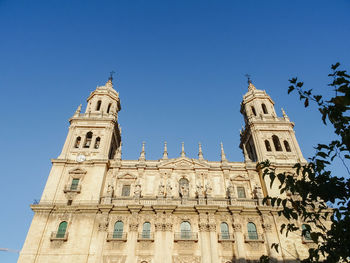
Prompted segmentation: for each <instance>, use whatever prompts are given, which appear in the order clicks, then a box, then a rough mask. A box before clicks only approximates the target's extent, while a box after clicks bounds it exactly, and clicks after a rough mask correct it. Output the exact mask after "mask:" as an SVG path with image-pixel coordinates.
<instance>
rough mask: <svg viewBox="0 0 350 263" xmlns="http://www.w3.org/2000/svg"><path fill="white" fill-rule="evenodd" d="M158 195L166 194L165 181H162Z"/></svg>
mask: <svg viewBox="0 0 350 263" xmlns="http://www.w3.org/2000/svg"><path fill="white" fill-rule="evenodd" d="M158 196H165V185H164V184H163V182H161V183H160V185H159V187H158Z"/></svg>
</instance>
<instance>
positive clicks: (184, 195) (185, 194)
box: [180, 185, 188, 198]
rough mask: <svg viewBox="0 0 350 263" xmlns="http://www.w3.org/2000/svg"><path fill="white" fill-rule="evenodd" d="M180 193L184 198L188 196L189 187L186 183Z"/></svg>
mask: <svg viewBox="0 0 350 263" xmlns="http://www.w3.org/2000/svg"><path fill="white" fill-rule="evenodd" d="M180 195H181V197H182V198H184V197H188V188H187V187H186V186H184V185H182V186H181V187H180Z"/></svg>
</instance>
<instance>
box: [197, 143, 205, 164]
mask: <svg viewBox="0 0 350 263" xmlns="http://www.w3.org/2000/svg"><path fill="white" fill-rule="evenodd" d="M198 159H199V160H204V158H203V152H202V144H201V143H198Z"/></svg>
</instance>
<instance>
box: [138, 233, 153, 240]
mask: <svg viewBox="0 0 350 263" xmlns="http://www.w3.org/2000/svg"><path fill="white" fill-rule="evenodd" d="M137 241H154V234H153V233H151V232H141V233H138V236H137Z"/></svg>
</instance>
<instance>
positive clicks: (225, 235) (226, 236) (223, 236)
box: [218, 233, 235, 242]
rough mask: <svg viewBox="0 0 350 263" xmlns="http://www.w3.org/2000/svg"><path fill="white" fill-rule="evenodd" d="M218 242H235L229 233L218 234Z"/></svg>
mask: <svg viewBox="0 0 350 263" xmlns="http://www.w3.org/2000/svg"><path fill="white" fill-rule="evenodd" d="M218 241H219V242H235V237H234V236H233V235H232V234H229V233H220V234H218Z"/></svg>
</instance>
